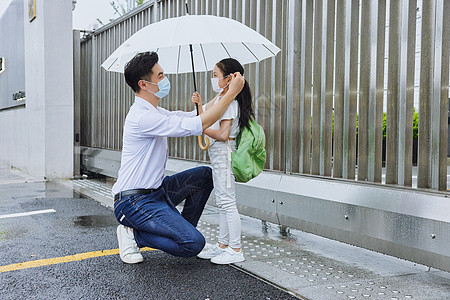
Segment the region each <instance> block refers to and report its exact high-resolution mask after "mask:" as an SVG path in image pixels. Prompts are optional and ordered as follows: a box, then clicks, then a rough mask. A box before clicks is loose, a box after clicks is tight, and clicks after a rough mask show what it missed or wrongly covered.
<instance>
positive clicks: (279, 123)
mask: <svg viewBox="0 0 450 300" xmlns="http://www.w3.org/2000/svg"><path fill="white" fill-rule="evenodd" d="M271 2H272V3H271V7H272V8H271V10H272V16H271V21H272V22H271V23H272V28H271V31H272V32H271V35H272V42H273V43H274V44H276V45H279V46H281V45H282V44H283V40H284V39H285V36H286V29H285V24H286V19H285V18H284V15H283V2H282V1H271ZM269 3H270V2H269ZM280 20H282V21H280ZM281 47H282V48H285V47H284V46H281ZM284 58H285V56H284V55H277V56H276V57H273V58H272V59H271V60H272V64H271V71H272V72H271V73H272V77H271V102H274V103H275V110H272V111H271V114H272V115H273V119H274V124H275V126H274V148H273V153H274V166H275V169H277V170H280V171H283V170H284V171H287V169H286V168H289V171H288V173H291V172H292V171H291V167H292V159H291V158H289V159H285V158H286V156H285V143H286V134H285V133H286V130H288V129H289V128H288V127H287V126H286V122H285V120H286V119H285V115H286V103H285V100H286V97H284V96H283V92H284V91H285V89H284V87H282V84H283V83H284V82H286V81H283V75H282V73H281V72H282V67H283V64H284V62H285V59H284ZM289 113H290V114H291V113H292V111H290V112H289ZM290 126H291V124H289V127H290ZM287 161H289V163H288V162H287Z"/></svg>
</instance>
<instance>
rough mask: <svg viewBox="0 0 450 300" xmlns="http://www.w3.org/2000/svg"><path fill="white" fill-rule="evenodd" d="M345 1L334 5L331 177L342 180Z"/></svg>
mask: <svg viewBox="0 0 450 300" xmlns="http://www.w3.org/2000/svg"><path fill="white" fill-rule="evenodd" d="M346 10H347V1H346V0H337V5H336V77H335V95H334V138H333V140H334V155H333V177H336V178H342V171H343V129H344V91H345V81H344V79H345V29H346V28H345V18H346Z"/></svg>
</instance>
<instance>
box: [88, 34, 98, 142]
mask: <svg viewBox="0 0 450 300" xmlns="http://www.w3.org/2000/svg"><path fill="white" fill-rule="evenodd" d="M91 43H92V50H91V51H92V52H91V57H92V61H91V66H90V67H91V70H92V71H91V76H92V77H91V102H90V106H91V124H90V130H89V131H90V135H91V141H90V142H91V147H96V146H97V145H96V137H97V135H96V134H95V132H94V128H95V127H96V126H98V125H97V124H96V123H97V120H98V118H97V116H96V115H95V113H96V112H97V108H98V105H97V101H98V97H97V37H96V36H95V35H93V36H92V42H91Z"/></svg>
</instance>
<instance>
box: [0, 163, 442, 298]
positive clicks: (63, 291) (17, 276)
mask: <svg viewBox="0 0 450 300" xmlns="http://www.w3.org/2000/svg"><path fill="white" fill-rule="evenodd" d="M110 193H111V192H110V182H106V181H105V180H93V179H82V180H73V181H61V182H39V181H33V180H32V178H28V177H26V176H25V175H23V174H21V173H20V172H18V171H15V170H9V169H1V168H0V206H1V207H2V212H1V213H0V245H1V252H0V253H1V255H0V299H20V298H27V299H29V298H32V299H67V298H68V299H106V298H107V299H138V298H144V297H145V298H148V299H211V300H212V299H221V298H225V299H295V298H296V297H297V298H301V299H390V300H398V299H450V274H449V273H447V272H443V271H439V270H435V269H431V270H429V268H428V267H426V266H422V265H417V264H414V263H412V262H407V261H403V260H400V259H397V258H393V257H390V256H387V255H382V254H379V253H375V252H373V251H368V250H364V249H361V248H357V247H353V246H350V245H346V244H343V243H339V242H336V241H332V240H328V239H325V238H321V237H318V236H314V235H311V234H307V233H304V232H301V231H298V230H294V229H292V228H286V227H282V226H278V225H276V224H271V223H266V222H262V221H261V220H256V219H253V218H249V217H246V216H242V230H243V238H242V240H243V249H244V253H245V255H246V261H245V262H243V263H240V264H236V265H231V266H216V265H213V264H211V263H210V262H208V261H204V260H200V259H197V258H191V259H182V258H176V257H173V256H170V255H167V254H165V253H163V252H161V251H145V252H143V255H144V262H143V263H141V264H137V265H126V264H123V263H122V262H121V261H120V258H119V256H118V255H117V252H115V253H114V250H116V249H117V240H116V235H115V228H116V226H117V222H116V220H115V218H114V216H113V213H112V210H111V206H112V203H113V202H112V197H111V194H110ZM23 212H36V214H35V215H29V216H22V217H19V216H15V215H13V214H16V213H23ZM5 216H6V217H5ZM199 230H200V231H201V232H202V233H203V234H204V236H205V238H206V239H207V240H208V242H210V243H212V242H214V241H215V239H216V235H217V231H218V217H217V211H216V209H215V207H213V206H209V205H208V206H207V207H206V209H205V212H204V214H203V215H202V218H201V222H200V223H199ZM109 250H112V252H108V251H109ZM44 259H50V260H46V261H44ZM69 260H72V261H70V262H66V261H69ZM30 261H36V262H41V263H42V264H43V265H41V266H39V267H34V268H28V265H27V263H28V262H30ZM23 262H25V264H20V263H23ZM8 266H9V269H7V268H6V267H8ZM20 267H27V268H25V269H19V268H20ZM14 268H16V269H14ZM286 291H290V293H287V292H286Z"/></svg>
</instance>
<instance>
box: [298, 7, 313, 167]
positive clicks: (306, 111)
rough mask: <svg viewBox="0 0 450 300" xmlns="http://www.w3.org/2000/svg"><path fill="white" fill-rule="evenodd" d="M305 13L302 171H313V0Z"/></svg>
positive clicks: (303, 25)
mask: <svg viewBox="0 0 450 300" xmlns="http://www.w3.org/2000/svg"><path fill="white" fill-rule="evenodd" d="M304 5H305V13H304V14H303V19H304V20H305V21H304V22H303V24H302V27H303V28H302V36H304V37H305V38H304V41H305V42H304V50H302V51H304V57H303V58H302V60H303V62H304V66H305V70H304V79H303V80H302V83H303V84H304V87H303V91H302V93H301V95H300V97H301V99H303V100H301V101H304V104H303V111H302V112H301V114H302V117H303V122H302V123H301V125H300V126H301V127H303V134H302V153H303V160H302V161H301V167H302V170H301V172H302V173H306V174H310V173H311V97H312V62H313V56H312V49H313V31H312V30H310V28H313V24H314V23H313V9H314V7H313V2H312V1H306V3H305V4H304Z"/></svg>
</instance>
